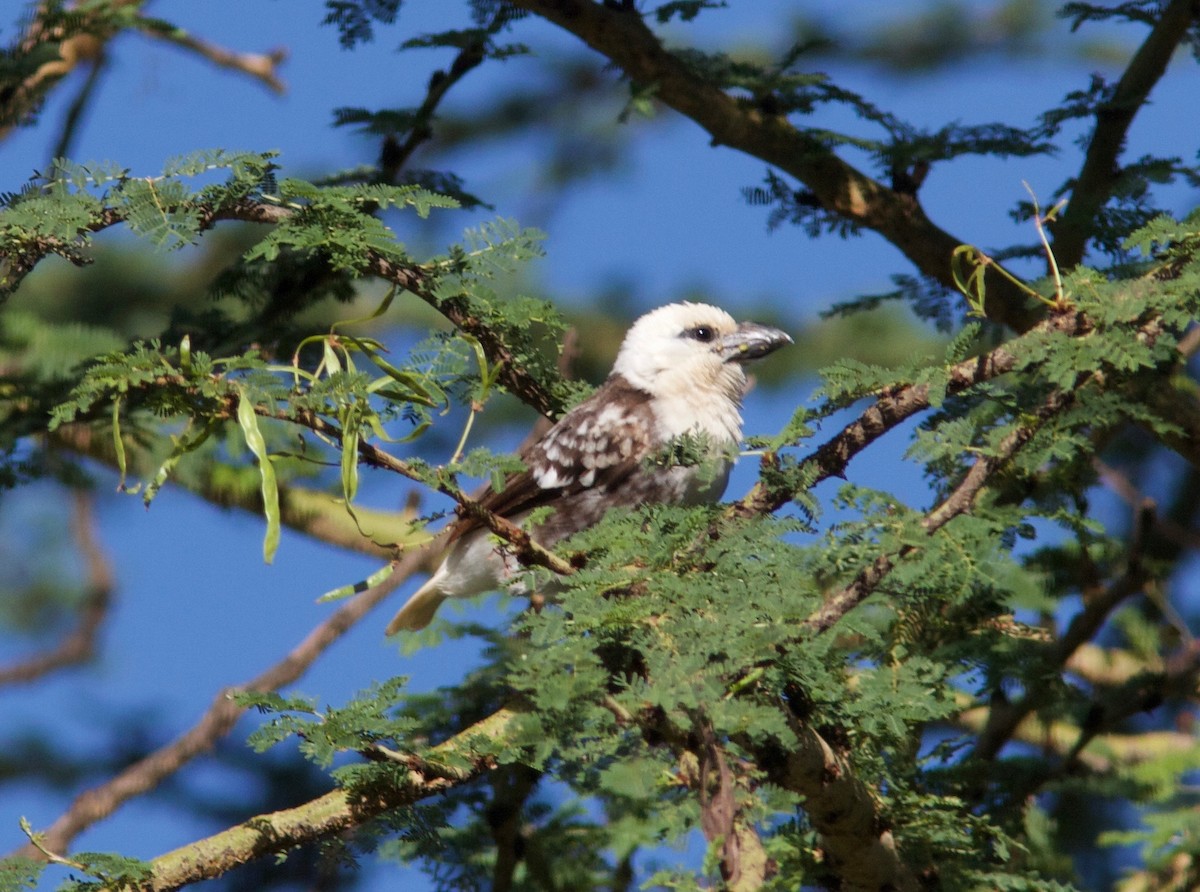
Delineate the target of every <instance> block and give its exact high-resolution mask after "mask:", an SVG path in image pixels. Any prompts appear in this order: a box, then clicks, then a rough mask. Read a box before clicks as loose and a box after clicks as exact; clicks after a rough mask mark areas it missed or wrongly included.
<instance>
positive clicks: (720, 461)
mask: <svg viewBox="0 0 1200 892" xmlns="http://www.w3.org/2000/svg"><path fill="white" fill-rule="evenodd" d="M791 343H792V338H791V337H790V336H789V335H788V334H787V333H786V332H784V331H782V330H780V329H778V328H772V327H770V326H767V325H760V324H758V323H754V322H741V323H739V322H736V321H735V320H734V318H733V317H732V316H730V315H729V313H727V312H725V311H724V310H722V309H720V308H718V307H714V306H710V305H708V304H702V303H692V302H680V303H672V304H667V305H666V306H662V307H659V308H658V309H655V310H652V311H651V312H649V313H646V314H645V315H643V316H641V317H640V318H638V319H637V320H636V321H635V322H634V323H633V325H632V326H631V327H630V328H629V330H628V332H626V334H625V337H624V339H623V341H622V342H621V346H620V349H619V350H618V352H617V358H616V360H615V362H614V363H613V367H612V371H611V372H610V373H609V375H608V377H607V378H606V379H605V381H604V383H603V384H602V385H601V386H600V387H599V388H598V389H597V390H596V391H595V392H594V393H593V394H592V395H591V396H590V397H588V398H587V399H585V400H584V401H583V402H581V403H579V404H578V405H576V406H575V407H574V408H572V409H571V410H570V411H568V412H567V413H566V414H565V415H563V416H562V418H561V419H560V420H559V421H558V422H557V423H556V424H555V425H554V426H553V427H551V428H550V429H549V430H548V431H547V432H546V433H545V434H544V435H543V436H542V437H541V438H540V439H539V440H537V441H536V442H534V443H533V444H531V445H530V446H528V447H527V448H526V449H524V450H523V452H522V454H521V459H522V461H523V462H524V464H525V470H524V471H521V472H519V473H514V474H512V475H510V476H509V477H508V478H506V479H505V481H504V483H503V484H502V486H501V487H500V488H499V490H498V491H496V490H491V491H489V492H488V493H487V495H485V496H484V497H483V498H482V499H480V505H482V506H483V507H484V508H486V509H487V510H489V511H491V512H493V513H495V514H496V515H499V516H501V517H505V518H507V519H509V520H511V521H513V522H515V523H518V524H519V523H521V522H522V521H523V520H524V519H525V518H527V517H528V516H529V514H530V512H531V511H533V510H534V509H537V508H541V507H549V508H551V509H553V510H552V512H551V513H550V514H549V515H548V516H547V517H546V519H544V520H540V521H538V522H537V524H536V526H535V527H534V528H533V529H532V530H531V531H530V532H531V534H532V537H533V539H534V540H535V541H536V542H538V544H540V545H543V546H545V547H548V548H549V547H552V546H553V545H554V544H555V543H556V542H559V541H560V540H562V539H564V538H566V537H567V536H570V535H572V534H574V533H577V532H579V531H581V530H584V529H587V528H588V527H590V526H593V525H594V524H596V523H598V522H599V521H600V519H601V518H602V517H603V516H604V515H605V513H607V512H608V511H609V510H611V509H613V508H625V509H632V508H635V507H637V506H639V505H644V504H660V503H661V504H671V505H700V504H710V503H713V502H716V501H717V500H718V499H720V498H721V495H722V494H723V493H724V491H725V487H726V485H727V483H728V482H729V473H730V470H731V468H732V464H733V459H734V458H735V457H736V450H737V447H738V444H739V442H740V440H741V436H742V416H741V404H742V398H743V396H744V395H745V392H746V389H747V379H746V372H745V370H744V364H745V363H747V362H750V361H751V360H755V359H759V358H761V357H763V356H766V355H767V354H769V353H772V352H774V351H775V350H777V349H778V348H780V347H782V346H784V345H785V344H791ZM689 437H691V438H693V439H692V440H691V441H690V442H693V443H696V444H699V445H700V446H701V447H702V448H703V450H704V454H705V456H706V458H705V460H704V461H702V462H700V463H698V464H697V463H693V462H688V463H674V464H671V463H670V462H664V461H662V460H661V456H662V454H663V452H664V450H666V449H668V448H670V447H671V446H672V445H673V444H676V443H684V442H689V441H688V440H687V438H689ZM656 457H658V458H659V460H657V461H656V460H655V459H656ZM447 541H448V544H449V547H448V550H447V552H446V554H445V557H444V559H443V560H442V563H441V565H440V566H439V567H438V569H437V571H436V572H435V573H434V574H433V575H432V576H431V577H430V578H429V580H428V581H427V582H426V583H425V584H424V585H422V586H421V587H420V588H419V589H418V590H417V591H416V593H414V594H413V595H412V596H411V597H410V598H409V600H408V602H407V603H406V604H405V605H404V606H403V607H402V608H401V609H400V611H399V612H398V613H397V614H396V615H395V617H393V619H392V621H391V622H390V623H389V624H388V626H387V634H388V635H394V634H396V633H397V632H400V631H402V630H417V629H423V628H425V627H426V626H427V625H429V623H430V622H431V621H432V620H433V617H434V614H435V613H436V612H437V609H438V607H440V606H441V604H442V603H443V602H444V601H446V599H448V598H466V597H472V596H474V595H479V594H483V593H485V592H488V591H495V590H497V589H501V588H506V587H510V585H511V584H512V581H513V578H514V577H515V576H517V575H519V573H520V572H521V569H522V568H521V567H520V566H519V564H518V562H517V560H516V558H515V557H514V556H513V555H512V554H511V552H507V551H506V550H505V548H504V545H503V543H498V542H497V540H496V539H495V538H494V537H493V536H492V535H491V533H490V531H489V530H488V529H487V527H486V526H485V525H484V524H483V522H482V521H481V520H479V519H478V518H477V517H469V516H460V517H459V519H457V520H456V521H454V522H453V523H452V524H451V525H450V527H449V528H448V534H447ZM512 588H513V589H514V591H515V593H521V592H520V590H519V589H518V587H517V586H512Z"/></svg>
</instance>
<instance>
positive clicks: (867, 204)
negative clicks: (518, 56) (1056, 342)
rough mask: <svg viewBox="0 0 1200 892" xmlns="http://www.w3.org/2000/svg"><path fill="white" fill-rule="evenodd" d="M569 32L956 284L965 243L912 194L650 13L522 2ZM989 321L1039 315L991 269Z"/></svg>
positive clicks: (725, 140)
mask: <svg viewBox="0 0 1200 892" xmlns="http://www.w3.org/2000/svg"><path fill="white" fill-rule="evenodd" d="M514 5H516V6H520V7H522V8H524V9H528V10H530V11H532V12H535V13H537V14H538V15H540V16H542V17H543V18H546V19H548V20H549V21H551V22H553V23H554V24H556V25H558V26H559V27H561V28H563V29H565V30H567V31H569V32H570V33H572V34H574V35H575V36H576V37H578V38H579V39H581V40H582V41H583V42H584V43H586V44H587V45H588V46H590V47H591V48H592V49H594V50H596V51H597V52H599V53H600V54H601V55H603V56H606V57H607V58H609V59H611V60H612V61H613V62H615V63H616V64H617V65H619V66H620V67H621V68H622V69H623V70H624V71H625V72H626V74H628V75H629V77H630V78H631V79H632V80H634V81H637V82H639V83H642V84H649V85H653V86H654V88H655V96H656V97H657V98H658V99H660V100H662V101H663V102H665V103H666V104H667V105H669V106H670V107H671V108H673V109H675V110H676V111H678V112H680V113H681V114H683V115H685V116H687V117H689V118H691V119H692V120H693V121H695V122H696V123H697V124H699V125H700V126H701V127H703V128H704V129H705V130H707V131H708V132H709V133H710V134H711V135H712V141H713V144H714V145H727V146H730V147H731V148H734V149H738V150H739V151H742V152H745V153H746V154H748V155H751V156H753V157H755V158H760V159H762V160H763V161H765V162H767V163H768V164H771V165H773V166H775V167H777V168H779V169H780V170H783V171H786V172H787V173H789V174H790V175H792V176H793V177H795V178H796V179H797V180H799V181H800V182H802V183H803V184H804V185H805V186H806V187H807V188H808V189H809V190H811V191H812V193H813V194H814V195H815V196H816V197H817V199H818V200H819V201H820V202H821V205H822V206H823V207H824V208H826V209H827V210H829V211H832V212H833V213H836V214H838V215H839V216H841V217H843V218H844V219H846V220H849V221H851V222H853V223H856V224H858V225H860V226H864V227H866V228H868V229H872V230H874V231H875V232H878V233H879V234H880V235H882V236H883V237H884V238H885V239H887V240H888V241H889V242H891V243H892V244H893V245H895V246H896V247H897V248H899V249H900V250H901V251H903V252H904V254H905V256H906V257H908V259H909V260H910V261H912V263H913V264H914V265H915V266H916V267H917V268H918V269H919V270H921V272H922V273H924V274H925V275H928V276H931V277H932V278H934V279H936V280H937V281H939V282H941V283H942V284H944V285H946V286H947V287H954V279H953V276H952V275H951V270H950V258H951V255H952V254H953V253H954V250H955V249H956V248H957V247H959V245H961V244H963V242H964V241H966V240H965V239H959V238H956V237H955V236H953V235H951V234H950V233H948V232H946V231H945V230H943V229H941V228H940V227H938V226H937V225H935V224H934V223H933V222H932V221H931V220H930V219H929V218H928V217H927V216H926V215H925V211H924V210H923V209H922V208H921V206H920V204H918V203H917V200H916V198H915V197H914V196H912V195H907V194H902V193H899V192H895V191H893V190H892V189H889V188H887V187H886V186H884V185H882V184H881V183H879V182H878V181H876V180H874V179H872V178H871V177H869V176H867V175H865V174H864V173H862V172H861V171H859V170H858V169H857V168H855V167H853V166H852V165H850V164H847V163H846V162H845V161H843V160H842V159H840V158H839V157H838V156H837V155H836V154H834V152H833V151H831V150H830V149H829V148H828V147H827V146H825V145H824V144H823V143H822V142H821V141H820V140H818V139H816V138H814V137H813V136H810V135H809V134H807V133H805V132H804V131H803V130H800V129H797V128H796V127H795V126H793V125H792V124H791V123H790V122H789V121H788V120H787V119H786V118H785V117H783V116H781V115H773V114H768V113H766V112H764V111H762V110H761V109H759V108H757V107H756V106H755V105H753V104H751V103H746V102H741V101H739V100H737V99H735V98H734V97H732V96H730V95H729V94H728V93H726V92H725V91H723V90H722V89H720V88H719V87H717V86H715V85H714V84H711V83H709V82H708V81H706V80H704V79H703V78H702V77H700V76H699V75H698V74H697V73H696V72H694V71H693V70H692V69H690V68H689V67H688V66H687V65H686V64H685V63H684V62H683V61H682V60H681V59H680V58H679V57H678V56H676V55H674V54H673V53H671V52H669V51H668V50H667V49H666V48H664V47H663V45H662V44H661V43H660V42H659V40H658V38H657V37H656V36H655V35H654V33H653V32H652V31H651V30H650V29H649V28H648V27H646V25H645V23H644V21H643V20H642V17H641V16H640V15H637V14H635V13H632V12H628V11H621V10H617V9H613V8H612V7H611V6H609V5H608V4H601V3H594V2H591V0H514ZM986 285H987V304H986V307H985V309H986V311H987V315H988V318H989V319H991V320H993V321H995V322H999V323H1001V324H1003V325H1008V326H1010V327H1012V328H1014V329H1015V330H1017V331H1024V330H1026V329H1028V328H1030V327H1031V326H1033V325H1034V324H1035V323H1036V321H1037V318H1038V314H1037V312H1036V311H1035V310H1034V309H1033V308H1032V307H1031V306H1030V305H1029V302H1028V301H1027V300H1026V299H1025V297H1024V296H1023V295H1022V294H1021V293H1020V291H1019V290H1018V289H1017V288H1016V287H1015V286H1014V285H1013V283H1012V282H1010V281H1007V280H1006V279H1005V278H1004V277H1003V276H1001V275H999V274H998V273H995V272H993V271H991V270H989V271H988V272H987V282H986Z"/></svg>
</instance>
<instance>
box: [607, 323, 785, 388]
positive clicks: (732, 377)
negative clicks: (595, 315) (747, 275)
mask: <svg viewBox="0 0 1200 892" xmlns="http://www.w3.org/2000/svg"><path fill="white" fill-rule="evenodd" d="M791 342H792V339H791V338H790V337H788V335H787V334H785V333H784V332H782V331H780V330H779V329H777V328H768V327H767V326H765V325H758V324H756V323H753V322H743V323H740V324H739V323H738V322H737V321H735V320H734V318H733V317H732V316H730V315H729V314H728V313H726V312H725V311H724V310H722V309H720V308H719V307H713V306H709V305H708V304H695V303H686V302H685V303H677V304H667V305H666V306H665V307H659V308H658V309H657V310H652V311H650V312H649V313H647V314H646V315H644V316H642V317H641V318H639V319H638V320H637V321H636V322H634V323H633V326H632V327H631V328H630V329H629V331H628V332H627V333H626V335H625V340H624V341H622V342H621V350H620V352H618V353H617V361H616V362H615V363H614V364H613V374H614V375H622V376H624V378H625V379H626V380H627V381H629V383H630V384H632V385H634V386H635V387H637V388H639V389H641V390H644V391H646V392H647V393H649V394H650V395H651V396H656V397H657V396H671V395H673V394H675V393H681V392H685V391H699V392H701V393H704V394H706V395H708V396H709V398H724V399H727V400H730V401H732V402H734V403H738V402H740V401H741V399H742V395H743V394H744V393H745V390H746V374H745V372H744V371H743V370H742V364H743V363H744V362H747V361H748V360H751V359H757V358H759V357H760V356H766V355H767V354H768V353H770V352H772V351H773V350H775V349H777V348H779V347H782V346H783V345H784V344H790V343H791Z"/></svg>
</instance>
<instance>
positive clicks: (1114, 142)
mask: <svg viewBox="0 0 1200 892" xmlns="http://www.w3.org/2000/svg"><path fill="white" fill-rule="evenodd" d="M1198 14H1200V10H1198V9H1197V6H1196V3H1195V0H1171V2H1170V3H1168V4H1167V6H1166V7H1165V8H1164V9H1163V10H1162V13H1161V15H1160V16H1159V19H1158V21H1157V22H1156V23H1155V25H1154V27H1153V28H1151V29H1150V33H1149V34H1148V35H1147V36H1146V39H1145V41H1143V42H1142V45H1141V46H1140V47H1138V51H1137V52H1136V53H1134V55H1133V58H1132V59H1131V60H1130V61H1129V65H1128V67H1127V68H1126V69H1125V73H1124V74H1122V75H1121V79H1120V80H1119V81H1118V82H1117V86H1116V89H1115V90H1113V94H1112V98H1111V99H1109V100H1108V101H1107V102H1106V103H1104V104H1103V105H1102V106H1100V108H1099V109H1098V110H1097V111H1096V129H1095V130H1094V131H1093V132H1092V138H1091V140H1090V141H1089V142H1088V148H1087V155H1086V156H1085V157H1084V161H1083V166H1082V167H1081V168H1080V170H1079V176H1078V177H1077V178H1076V179H1075V184H1074V186H1073V187H1072V189H1071V201H1070V203H1069V204H1068V205H1067V207H1066V210H1065V211H1064V212H1063V213H1062V215H1061V216H1060V217H1059V218H1058V220H1056V221H1055V222H1054V223H1053V224H1052V226H1053V229H1054V257H1055V258H1056V259H1057V261H1058V263H1059V265H1060V266H1061V267H1063V268H1064V269H1068V268H1070V267H1072V266H1075V265H1077V264H1079V263H1081V262H1082V261H1083V255H1084V251H1085V249H1086V247H1087V241H1088V239H1089V238H1090V237H1091V235H1092V233H1093V231H1094V230H1095V224H1096V215H1097V213H1099V211H1100V209H1101V208H1102V207H1103V206H1104V204H1105V202H1107V201H1108V199H1109V196H1110V195H1111V194H1112V187H1113V184H1114V183H1115V182H1116V179H1117V177H1118V175H1119V174H1120V170H1119V168H1118V167H1117V158H1118V157H1119V156H1120V154H1121V150H1122V149H1123V148H1124V147H1125V135H1126V133H1127V132H1128V130H1129V127H1130V125H1131V124H1132V123H1133V118H1134V116H1135V115H1136V114H1137V113H1138V111H1139V110H1140V109H1141V107H1142V106H1143V105H1144V104H1145V103H1146V98H1147V97H1148V96H1149V95H1150V91H1151V90H1152V89H1153V88H1154V86H1155V84H1157V83H1158V81H1159V79H1161V78H1162V76H1163V74H1164V73H1165V72H1166V70H1167V64H1168V63H1169V62H1170V61H1171V56H1172V55H1174V53H1175V50H1176V48H1177V47H1178V46H1179V43H1180V41H1182V40H1183V38H1184V37H1185V36H1186V35H1187V30H1188V28H1189V27H1190V26H1191V24H1192V22H1194V21H1195V20H1196V17H1197V15H1198Z"/></svg>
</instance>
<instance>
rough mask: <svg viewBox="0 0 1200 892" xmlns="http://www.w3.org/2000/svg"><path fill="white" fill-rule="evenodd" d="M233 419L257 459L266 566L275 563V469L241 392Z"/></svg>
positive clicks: (247, 402)
mask: <svg viewBox="0 0 1200 892" xmlns="http://www.w3.org/2000/svg"><path fill="white" fill-rule="evenodd" d="M237 418H238V424H239V425H241V428H242V435H243V436H244V437H245V438H246V445H247V446H249V447H250V451H251V452H253V453H254V457H255V458H257V459H258V472H259V474H260V476H261V477H262V500H263V515H264V516H265V517H266V519H267V533H266V535H265V536H264V537H263V560H264V561H266V562H267V563H268V564H269V563H271V562H272V561H273V560H275V551H276V549H278V548H279V530H280V524H279V486H278V484H277V483H276V482H275V468H274V466H273V465H272V464H271V457H270V456H269V455H268V454H267V441H266V440H265V439H263V435H262V431H260V430H259V429H258V416H257V415H256V414H255V412H254V403H253V402H251V400H250V399H249V397H247V396H246V393H245V391H240V392H239V393H238V407H237Z"/></svg>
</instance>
